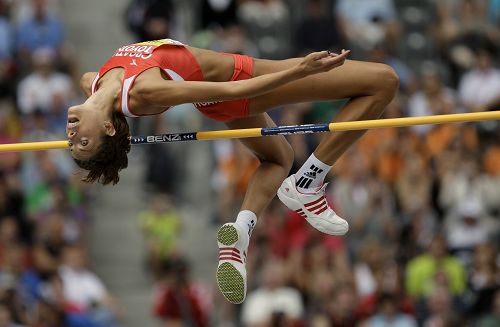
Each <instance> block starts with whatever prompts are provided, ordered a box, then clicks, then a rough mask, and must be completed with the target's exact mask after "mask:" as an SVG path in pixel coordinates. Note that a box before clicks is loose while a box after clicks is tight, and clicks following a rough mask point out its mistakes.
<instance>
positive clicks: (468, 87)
mask: <svg viewBox="0 0 500 327" xmlns="http://www.w3.org/2000/svg"><path fill="white" fill-rule="evenodd" d="M476 53H477V56H476V65H475V67H474V68H472V69H470V70H469V71H467V72H466V73H465V74H464V75H463V76H462V78H461V79H460V85H459V88H458V92H459V96H460V100H461V101H462V104H463V105H464V106H465V108H466V109H467V111H483V110H485V109H486V108H488V107H489V105H490V103H492V102H493V101H494V100H496V98H497V97H498V95H499V94H500V70H499V69H498V68H495V66H494V58H495V55H494V50H493V49H491V48H488V47H482V48H479V49H477V50H476Z"/></svg>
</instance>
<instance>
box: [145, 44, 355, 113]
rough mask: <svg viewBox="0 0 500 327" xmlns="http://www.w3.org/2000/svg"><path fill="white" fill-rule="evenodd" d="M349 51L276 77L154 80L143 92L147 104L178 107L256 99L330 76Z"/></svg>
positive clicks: (311, 59)
mask: <svg viewBox="0 0 500 327" xmlns="http://www.w3.org/2000/svg"><path fill="white" fill-rule="evenodd" d="M348 54H349V51H344V50H343V51H342V53H341V54H333V53H330V52H328V51H322V52H314V53H311V54H309V55H307V56H306V57H304V59H303V60H302V61H301V62H300V63H299V64H297V65H296V66H294V67H291V68H289V69H286V70H282V71H279V72H276V73H271V74H266V75H261V76H258V77H254V78H250V79H246V80H241V81H231V82H192V81H170V80H163V79H162V80H161V81H158V80H151V81H145V83H144V84H143V85H142V87H141V88H140V93H141V95H142V97H143V98H144V100H145V101H146V102H148V103H149V104H152V105H162V106H174V105H178V104H182V103H193V102H210V101H225V100H235V99H242V98H252V97H256V96H259V95H262V94H265V93H268V92H270V91H272V90H273V89H275V88H277V87H280V86H282V85H284V84H286V83H289V82H292V81H294V80H297V79H300V78H303V77H306V76H308V75H312V74H316V73H321V72H327V71H329V70H331V69H333V68H335V67H338V66H340V65H342V64H343V63H344V61H345V59H346V57H347V55H348Z"/></svg>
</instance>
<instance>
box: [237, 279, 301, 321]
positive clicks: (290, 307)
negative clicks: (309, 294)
mask: <svg viewBox="0 0 500 327" xmlns="http://www.w3.org/2000/svg"><path fill="white" fill-rule="evenodd" d="M303 312H304V307H303V304H302V299H301V297H300V293H299V292H298V291H297V290H295V289H293V288H289V287H281V288H277V289H273V290H271V289H265V288H261V289H257V290H255V291H253V292H251V293H250V294H248V296H247V299H246V301H245V303H244V304H243V312H242V321H243V324H244V325H245V326H253V325H257V324H264V323H268V322H269V321H270V319H271V318H272V315H273V314H276V313H281V314H284V315H285V316H286V317H288V318H291V319H300V318H301V317H302V314H303Z"/></svg>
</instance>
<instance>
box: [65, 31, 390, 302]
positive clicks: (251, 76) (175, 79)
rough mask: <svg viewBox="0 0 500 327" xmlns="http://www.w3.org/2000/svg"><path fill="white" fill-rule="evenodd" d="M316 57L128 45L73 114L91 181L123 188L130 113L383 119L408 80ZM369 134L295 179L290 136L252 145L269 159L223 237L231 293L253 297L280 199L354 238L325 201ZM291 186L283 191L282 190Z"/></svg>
mask: <svg viewBox="0 0 500 327" xmlns="http://www.w3.org/2000/svg"><path fill="white" fill-rule="evenodd" d="M348 54H349V51H344V50H342V52H341V53H340V54H335V53H331V52H329V51H322V52H314V53H311V54H309V55H307V56H305V57H303V58H294V59H287V60H278V61H274V60H263V59H254V58H251V57H248V56H244V55H239V54H226V53H217V52H214V51H210V50H204V49H198V48H193V47H190V46H187V45H184V44H182V43H180V42H178V41H174V40H170V39H165V40H157V41H149V42H143V43H137V44H132V45H128V46H123V47H121V48H119V49H118V50H117V51H116V53H115V54H114V55H113V56H112V57H111V58H110V59H109V60H108V61H107V62H106V63H105V64H104V65H103V66H102V67H101V69H100V70H99V72H88V73H85V74H84V75H83V76H82V78H81V86H82V88H83V90H84V92H85V93H86V95H87V96H88V99H87V100H86V101H85V102H84V103H83V104H80V105H76V106H73V107H71V108H69V109H68V123H67V135H68V139H69V144H70V150H71V152H72V155H73V157H74V159H75V161H76V163H77V164H78V165H79V166H80V167H81V168H82V169H85V170H88V175H87V176H86V177H85V178H84V180H85V181H87V182H95V181H98V182H100V183H102V184H109V183H113V184H116V183H117V182H118V180H119V175H118V172H119V171H120V170H121V169H123V168H126V167H127V164H128V160H127V153H128V152H129V150H130V133H129V126H128V124H127V121H126V119H125V116H127V117H140V116H146V115H158V114H161V113H163V112H164V111H165V110H167V109H168V108H170V107H172V106H175V105H179V104H183V103H193V104H194V105H195V107H196V108H197V109H198V110H199V111H200V112H201V113H202V114H204V115H205V116H207V117H209V118H211V119H215V120H217V121H222V122H224V123H225V124H226V125H227V127H228V128H231V129H235V128H253V127H272V126H275V125H274V122H273V121H272V120H271V119H270V117H269V116H268V115H267V114H266V111H268V110H270V109H272V108H274V107H278V106H282V105H285V104H290V103H299V102H306V101H316V100H334V99H341V98H350V100H349V102H348V103H347V104H346V105H345V106H344V107H343V108H342V110H341V111H340V112H339V113H338V114H337V115H336V116H335V119H334V120H333V121H334V122H339V121H354V120H361V119H376V118H378V117H379V116H380V115H381V114H382V112H383V111H384V108H385V106H386V105H387V104H388V103H389V102H390V101H391V100H392V98H393V96H394V94H395V92H396V89H397V87H398V77H397V76H396V74H395V73H394V71H393V70H392V69H391V68H390V67H388V66H386V65H383V64H378V63H369V62H360V61H352V60H346V57H347V56H348ZM363 133H364V131H349V132H336V133H332V134H328V135H326V136H325V137H324V138H323V139H322V141H321V143H320V144H319V145H318V147H317V148H316V149H315V150H314V153H312V154H311V156H310V157H309V158H308V159H307V160H306V162H305V163H304V165H303V166H302V167H301V168H300V169H299V170H298V171H297V172H296V173H295V174H293V175H291V176H288V177H287V175H288V173H289V171H290V168H291V165H292V161H293V156H294V154H293V149H292V148H291V146H290V144H289V143H288V142H287V141H286V139H285V137H283V136H275V137H269V138H249V139H242V140H241V142H242V143H243V144H244V145H245V146H247V147H248V149H250V151H252V152H253V153H254V154H255V155H256V156H257V158H258V159H259V160H260V165H259V167H258V168H257V170H256V171H255V172H254V174H253V176H252V178H251V181H250V183H249V186H248V189H247V192H246V195H245V198H244V200H243V203H242V206H241V211H240V212H239V213H238V215H237V217H236V221H235V222H234V223H227V224H224V225H223V226H222V227H221V228H220V229H219V231H218V234H217V241H218V246H219V264H218V267H217V272H216V277H217V283H218V286H219V288H220V290H221V292H222V293H223V295H224V297H225V298H226V299H227V300H228V301H230V302H232V303H241V302H243V300H244V299H245V296H246V291H247V286H246V284H247V283H246V280H247V278H246V268H245V262H246V255H247V253H246V252H247V248H248V243H249V238H250V235H251V232H252V229H253V228H254V226H255V223H256V222H257V217H258V216H260V215H261V214H262V212H263V211H264V209H265V208H266V206H267V205H268V204H269V202H270V201H271V200H272V198H273V197H274V195H275V194H276V192H277V194H278V197H279V199H280V200H281V201H282V202H283V203H284V204H285V206H287V207H288V208H289V209H291V210H293V211H296V212H297V213H299V214H300V215H301V216H302V217H304V218H305V219H306V220H307V221H308V222H309V223H310V224H311V225H312V226H313V227H314V228H316V229H317V230H319V231H321V232H323V233H326V234H329V235H344V234H345V233H347V231H348V228H349V227H348V224H347V222H346V221H345V220H344V219H342V218H341V217H339V216H338V215H337V214H335V212H334V211H333V210H332V209H331V208H330V206H329V205H328V203H327V201H326V199H325V186H326V184H324V179H325V176H326V175H327V173H328V171H329V170H330V169H331V167H332V165H333V164H334V163H335V162H336V161H337V159H338V158H339V157H340V156H341V155H342V154H343V153H344V152H345V151H346V150H347V148H349V146H350V145H351V144H353V143H354V142H355V141H356V140H357V139H358V138H359V137H360V136H361V135H363ZM280 185H281V186H280Z"/></svg>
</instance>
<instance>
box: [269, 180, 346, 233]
mask: <svg viewBox="0 0 500 327" xmlns="http://www.w3.org/2000/svg"><path fill="white" fill-rule="evenodd" d="M276 195H277V196H278V199H280V201H281V203H283V204H284V205H285V206H286V207H287V208H288V209H290V210H292V211H295V210H298V209H301V208H302V204H301V203H300V202H299V201H297V200H295V199H293V198H290V197H288V196H286V195H285V193H283V191H282V190H281V187H280V188H279V189H278V192H276ZM290 202H292V203H293V204H294V206H295V207H296V208H297V209H292V208H290V207H288V205H287V204H286V203H290ZM306 220H307V219H306ZM307 221H308V220H307ZM308 223H309V224H310V225H311V226H313V227H314V228H315V229H317V228H316V227H315V226H314V225H313V224H312V223H311V222H309V221H308ZM318 230H319V229H318ZM319 231H320V232H322V233H324V234H328V235H332V236H343V235H345V234H347V232H348V231H349V228H347V229H346V230H345V231H339V232H337V231H328V232H327V231H322V230H319Z"/></svg>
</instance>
